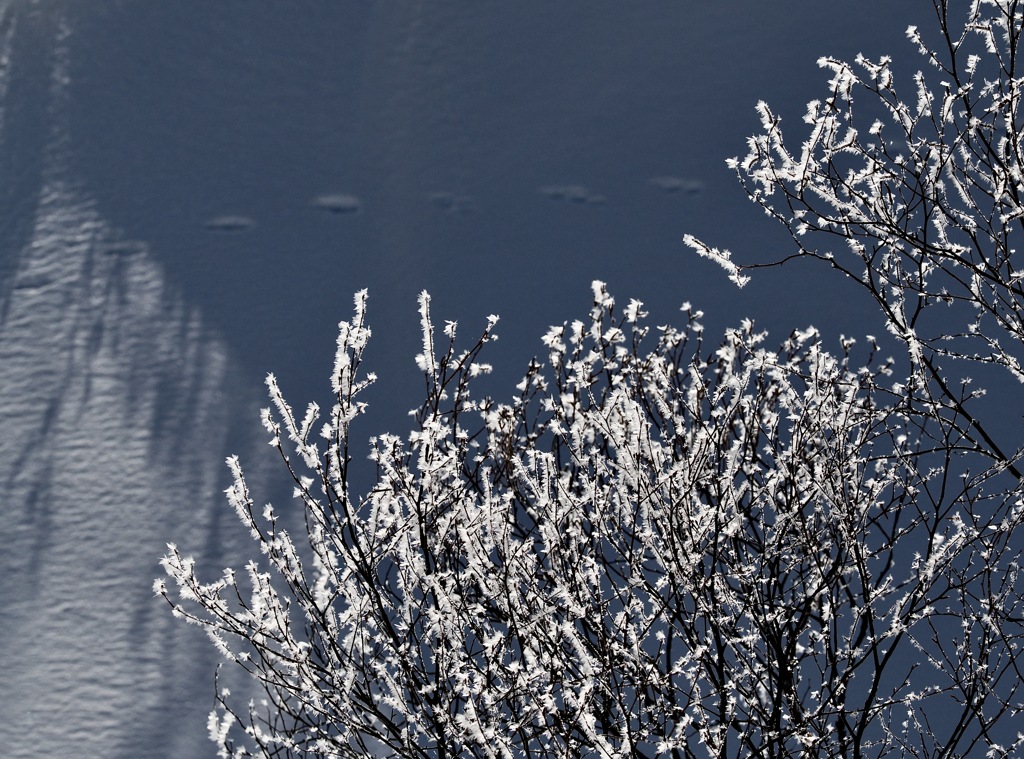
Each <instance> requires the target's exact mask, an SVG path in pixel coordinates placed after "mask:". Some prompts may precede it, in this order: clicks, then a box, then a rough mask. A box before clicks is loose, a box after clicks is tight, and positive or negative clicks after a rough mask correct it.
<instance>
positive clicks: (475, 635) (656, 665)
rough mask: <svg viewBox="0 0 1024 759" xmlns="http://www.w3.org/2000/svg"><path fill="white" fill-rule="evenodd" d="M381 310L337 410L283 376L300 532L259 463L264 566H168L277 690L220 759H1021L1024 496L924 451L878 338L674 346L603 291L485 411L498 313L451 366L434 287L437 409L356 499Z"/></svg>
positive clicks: (283, 444) (222, 717) (382, 447)
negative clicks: (352, 470) (357, 432)
mask: <svg viewBox="0 0 1024 759" xmlns="http://www.w3.org/2000/svg"><path fill="white" fill-rule="evenodd" d="M365 304H366V294H365V293H360V294H359V295H358V296H357V298H356V311H355V316H354V318H353V319H352V321H350V322H346V323H343V324H342V325H341V331H340V336H339V341H338V352H337V359H336V362H335V368H334V373H333V388H334V392H335V397H336V403H335V405H334V408H333V409H332V410H331V412H330V414H329V416H328V418H327V420H326V422H325V423H323V424H322V425H319V421H318V417H319V412H318V409H317V408H316V407H315V406H310V408H309V409H308V410H307V412H306V413H305V414H304V416H303V418H302V419H301V420H300V419H298V418H297V417H296V416H295V415H294V414H293V412H292V410H291V408H290V407H289V406H288V405H287V403H286V402H285V401H284V400H283V399H282V398H281V395H280V393H279V391H278V390H277V387H276V383H275V382H274V380H273V377H272V376H271V377H270V378H268V385H269V386H270V394H271V398H272V401H273V411H271V410H268V411H266V412H265V413H264V421H265V424H266V427H267V429H268V431H269V433H270V434H271V436H272V443H273V444H274V445H275V446H276V447H277V449H278V450H279V451H280V454H281V457H282V459H283V461H284V464H285V467H286V468H287V470H288V472H289V473H290V475H291V477H292V479H293V481H294V485H295V491H294V496H295V499H296V500H297V501H298V503H299V505H300V507H301V508H302V510H303V514H304V525H305V536H304V537H303V539H302V540H301V541H297V540H295V539H294V538H293V537H292V536H290V535H288V534H287V533H286V532H284V531H283V530H281V529H280V528H279V526H278V518H277V515H276V512H275V511H274V509H273V508H272V507H269V506H268V507H266V508H265V509H259V508H257V507H256V505H255V502H254V499H253V496H252V495H251V494H250V493H249V490H248V488H247V486H246V482H245V478H244V475H243V473H242V470H241V468H240V466H239V465H238V462H237V461H235V460H233V459H232V460H231V461H230V465H231V468H232V472H233V474H234V484H233V486H232V487H231V488H230V489H229V491H228V497H229V500H230V501H231V504H232V505H233V506H234V508H235V510H236V511H237V513H238V515H239V518H240V519H241V520H242V521H243V523H245V524H246V525H247V526H248V528H249V529H250V530H251V532H252V535H253V538H254V539H255V541H256V542H257V543H258V545H259V546H260V549H261V551H262V554H263V557H262V559H261V561H260V562H255V561H254V562H253V563H251V564H250V565H249V566H248V567H246V569H245V572H244V573H238V574H236V573H235V572H234V571H231V570H228V571H226V572H225V573H224V574H223V575H222V576H221V577H220V579H217V580H215V581H214V582H212V583H203V582H202V581H201V580H200V579H199V578H198V577H197V574H196V569H195V567H194V565H193V563H192V561H191V560H190V559H187V558H185V557H184V556H183V555H182V554H180V553H179V552H178V550H177V549H176V548H174V547H173V546H172V547H170V551H169V553H168V555H167V556H166V557H165V559H164V562H163V563H164V567H165V569H166V570H167V573H168V575H169V576H170V577H171V579H172V580H173V584H174V586H175V587H176V591H169V590H167V589H166V588H164V586H163V584H162V583H159V582H158V592H160V593H161V594H162V595H164V597H166V598H167V599H168V601H170V603H171V605H172V606H173V608H174V611H175V613H176V614H178V615H180V616H182V617H184V618H186V619H188V620H190V621H192V622H195V623H196V624H198V625H200V626H201V627H203V628H204V629H205V630H206V631H207V633H208V634H209V635H210V636H211V638H212V639H213V640H214V642H215V644H216V645H217V646H218V648H219V649H220V650H221V652H222V654H223V655H224V656H225V658H226V659H228V660H229V661H230V662H233V663H234V664H236V665H237V666H241V667H243V668H245V669H246V670H247V671H248V672H249V673H250V674H251V675H252V676H253V677H255V678H257V679H258V680H259V682H260V684H261V686H262V687H263V688H264V689H265V691H266V701H265V702H264V703H253V704H249V705H248V706H246V705H245V704H235V703H234V702H233V701H232V699H231V696H230V694H228V693H222V696H221V698H220V706H219V708H218V710H217V712H216V713H215V714H214V715H213V716H212V717H211V736H212V737H213V739H214V740H216V741H217V742H218V743H220V744H221V746H222V748H223V755H226V756H247V755H250V752H255V753H261V754H263V755H266V756H291V755H296V756H298V755H310V756H351V757H356V756H359V757H365V756H371V755H378V756H381V755H384V756H403V757H413V756H423V757H440V756H486V757H491V756H501V757H526V756H595V757H596V756H601V757H604V756H609V757H610V756H631V757H632V756H649V757H654V756H701V757H703V756H736V757H740V756H757V755H764V756H788V755H797V754H800V753H801V752H804V753H808V754H813V755H815V756H852V755H872V756H883V755H893V754H894V753H896V754H898V753H899V752H903V753H904V754H906V755H917V754H921V755H925V754H927V755H928V756H934V755H937V754H936V752H940V751H941V750H942V748H943V747H944V746H948V747H949V748H950V750H952V751H953V752H954V753H956V754H960V755H962V754H963V753H965V752H966V751H967V750H969V749H970V748H971V747H980V746H985V747H988V748H992V749H993V750H995V751H996V752H997V753H999V752H1002V754H1005V755H1009V754H1010V753H1012V752H1013V751H1014V750H1016V748H1015V744H1014V741H1017V740H1018V739H1017V738H1016V736H1014V735H1012V734H1011V735H1006V734H1005V733H1006V730H1005V729H1001V728H1000V725H1001V724H1002V723H1003V722H1005V721H1006V718H1007V717H1008V716H1009V715H1010V714H1012V713H1013V712H1014V711H1015V710H1016V709H1017V708H1018V702H1017V701H1016V700H1015V699H1016V698H1017V695H1016V690H1017V685H1018V679H1019V678H1018V675H1017V672H1016V670H1015V669H1014V667H1015V664H1014V653H1015V647H1016V645H1017V642H1018V639H1019V637H1020V632H1021V631H1020V622H1019V614H1020V606H1019V604H1020V583H1019V581H1018V578H1017V563H1016V562H1017V560H1018V554H1019V551H1020V549H1019V547H1015V546H1016V544H1018V543H1019V542H1020V541H1019V537H1020V532H1019V522H1020V518H1021V505H1020V501H1019V498H1018V496H1017V493H1016V490H1013V491H1012V492H1006V493H1003V494H996V495H989V494H987V492H986V490H985V489H984V488H983V487H982V486H983V485H984V484H986V483H988V482H991V481H998V478H999V475H998V474H996V473H994V472H992V471H986V472H985V473H983V474H980V475H971V474H970V473H968V472H966V471H959V473H958V470H962V467H961V466H959V463H958V462H959V456H960V451H958V449H957V446H956V445H955V444H953V445H950V446H949V447H948V448H947V449H943V450H940V451H935V450H934V446H933V443H932V441H931V440H926V439H924V438H923V437H922V436H921V435H920V434H919V432H920V431H919V430H918V434H917V435H916V436H915V434H914V433H913V432H912V429H911V427H910V426H908V425H907V424H906V423H905V417H904V416H903V415H902V414H901V412H900V411H899V409H898V405H899V403H898V402H899V399H900V395H899V394H898V393H894V392H893V391H892V384H893V383H892V382H891V381H890V379H889V375H890V374H891V371H892V369H891V364H890V363H889V362H887V361H880V360H879V359H878V358H877V353H876V351H875V348H874V346H873V345H868V346H867V347H866V348H865V349H864V350H863V352H862V353H863V356H862V358H863V360H862V361H860V362H855V361H854V359H853V354H854V352H855V350H854V349H855V346H854V345H853V341H852V340H849V341H846V342H844V344H843V345H842V350H841V351H840V352H839V353H838V354H835V355H834V354H830V353H829V352H827V351H826V350H825V349H824V348H823V347H822V345H821V343H820V340H819V337H818V335H817V334H816V333H815V332H814V331H813V330H808V331H806V332H800V333H794V334H793V335H792V336H791V337H790V338H789V339H788V340H786V341H785V342H784V343H783V345H782V346H781V348H780V349H779V350H770V349H768V348H766V347H765V335H764V334H762V333H759V332H757V331H756V330H755V329H754V327H753V325H752V324H750V323H749V322H747V323H744V324H743V325H741V326H740V327H739V328H738V329H735V330H732V331H730V332H728V333H727V335H726V336H725V339H724V340H723V341H722V342H721V343H720V344H719V345H718V346H717V348H716V349H715V350H712V351H705V350H704V346H703V342H702V335H703V333H702V330H701V326H700V322H699V318H700V314H699V312H694V311H692V310H691V309H690V308H689V306H686V307H685V317H686V323H685V324H684V326H683V327H682V328H680V329H676V328H672V327H659V328H656V329H655V328H652V327H651V326H650V325H648V324H647V323H646V319H645V317H646V314H645V313H644V312H643V310H642V304H640V303H638V302H637V301H633V302H631V303H630V304H629V306H628V307H626V308H625V309H624V310H623V312H622V315H620V316H616V311H615V305H614V301H613V299H612V298H611V296H610V295H609V294H608V293H607V292H606V290H605V289H604V286H603V285H602V284H601V283H595V302H594V307H593V310H592V312H591V313H590V315H589V318H588V319H587V320H586V321H585V322H583V321H577V322H573V323H572V324H568V325H564V326H562V327H558V328H553V329H552V330H551V331H550V332H549V333H548V334H547V335H546V336H545V338H544V344H545V346H546V348H547V350H548V356H547V361H546V363H545V364H544V365H541V364H540V363H537V362H534V363H532V364H531V365H530V366H529V368H528V371H527V373H526V376H525V377H524V378H523V380H522V382H520V384H519V385H518V388H517V393H516V395H515V397H514V398H513V399H512V400H511V401H510V402H508V403H498V402H495V401H492V400H491V399H489V398H486V397H478V396H475V395H474V393H473V388H474V378H475V377H477V376H478V375H479V374H480V373H481V371H482V367H483V366H484V365H483V364H482V363H481V361H480V358H481V356H480V354H481V351H482V350H483V348H484V347H485V346H486V345H487V343H488V342H490V341H491V340H492V339H493V337H494V335H493V329H494V325H495V322H496V319H495V318H493V317H492V318H491V319H490V320H489V322H488V324H487V327H486V328H485V330H484V333H483V335H482V337H481V338H480V339H479V340H477V341H476V343H475V344H474V345H473V347H471V348H470V349H468V350H464V351H463V350H459V349H458V347H457V340H456V330H455V327H454V325H453V324H449V325H448V326H447V327H446V329H445V336H446V344H443V347H442V348H440V349H438V348H437V347H436V345H435V338H436V335H435V330H434V327H433V324H432V321H431V316H430V311H429V300H428V298H427V297H426V295H424V296H422V299H421V315H422V331H423V352H422V353H421V354H420V355H419V356H418V359H417V362H418V364H419V366H420V368H421V369H422V370H423V372H424V374H425V376H426V379H427V387H428V392H427V394H426V398H425V400H424V402H423V404H422V405H421V406H420V407H419V409H418V410H417V411H416V414H415V419H416V424H415V429H414V430H413V431H412V432H411V433H410V434H409V435H407V436H405V437H404V438H400V437H397V436H392V435H382V436H380V437H378V438H376V439H374V440H372V441H371V446H370V451H369V455H370V458H371V459H372V460H373V462H374V463H375V465H376V472H377V474H376V479H375V482H374V484H373V485H372V487H370V488H369V489H368V490H367V492H364V493H359V494H356V493H353V492H352V491H351V490H350V487H349V473H348V470H349V466H350V463H351V456H352V452H351V448H350V444H351V439H352V433H351V430H352V428H353V426H354V423H355V422H356V421H357V419H358V417H359V416H360V415H361V414H362V413H363V411H364V406H363V405H362V404H361V403H360V401H359V399H358V396H359V394H360V392H361V391H362V390H363V389H364V388H365V387H366V386H367V384H368V383H369V382H371V381H372V375H363V374H361V359H362V353H363V350H364V348H365V346H366V343H367V339H368V337H369V329H368V328H367V326H366V324H365ZM318 425H319V426H318ZM316 433H319V439H317V436H316ZM994 492H995V493H998V490H996V491H994ZM947 632H949V633H950V634H949V635H947ZM939 715H941V716H942V719H941V721H940V722H938V723H937V722H936V718H937V716H939ZM1004 739H1006V741H1007V742H1006V743H1005V744H1003V745H1002V748H999V749H996V741H997V740H1004Z"/></svg>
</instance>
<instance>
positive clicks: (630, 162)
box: [0, 0, 929, 759]
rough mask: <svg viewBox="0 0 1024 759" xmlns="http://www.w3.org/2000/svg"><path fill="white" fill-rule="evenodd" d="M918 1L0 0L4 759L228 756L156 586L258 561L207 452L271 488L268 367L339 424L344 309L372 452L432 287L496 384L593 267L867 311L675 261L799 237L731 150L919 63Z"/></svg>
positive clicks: (609, 275)
mask: <svg viewBox="0 0 1024 759" xmlns="http://www.w3.org/2000/svg"><path fill="white" fill-rule="evenodd" d="M898 5H899V7H896V6H897V4H895V3H892V2H891V0H858V1H857V2H853V1H852V0H851V1H849V2H847V1H846V0H842V1H837V2H830V3H821V2H820V0H796V1H795V2H792V3H786V4H772V3H765V2H763V0H742V2H737V3H699V2H693V3H679V2H678V0H651V1H650V2H645V3H642V4H623V3H619V2H605V1H604V0H574V1H573V2H564V3H563V2H558V3H552V2H550V1H549V0H521V1H520V2H507V3H486V4H473V5H472V7H471V8H470V7H469V6H467V4H465V3H462V2H459V0H438V1H437V2H432V3H426V2H420V1H419V0H394V2H378V3H358V2H321V1H319V0H295V1H294V2H290V3H288V4H287V7H284V5H282V4H280V3H274V2H267V1H266V0H218V2H216V3H211V2H209V0H174V2H164V3H154V2H151V1H150V0H96V1H95V2H89V3H82V2H78V1H77V0H0V517H2V522H0V577H2V578H3V582H0V683H2V690H0V756H3V757H16V758H17V759H21V758H22V757H24V758H25V759H28V758H29V757H39V756H52V757H64V756H75V757H92V756H102V757H133V758H134V757H162V756H179V757H181V756H188V757H192V756H195V757H208V756H212V755H213V753H214V749H213V747H212V745H211V744H209V743H208V742H207V740H206V736H205V715H206V712H207V711H208V709H209V707H210V705H211V703H212V695H213V694H212V687H213V686H212V673H213V665H214V661H215V660H214V656H213V652H212V648H211V647H210V646H208V645H207V643H206V641H205V640H204V639H203V637H202V636H201V634H199V633H198V632H197V631H196V630H194V629H191V628H188V627H186V626H185V625H183V624H181V623H180V622H177V621H175V620H173V619H172V618H171V617H170V615H169V614H168V613H167V610H166V609H165V608H162V606H161V605H160V602H159V601H158V600H157V599H155V598H153V596H152V593H151V585H152V580H153V578H154V577H155V576H156V575H157V574H158V573H159V568H158V565H157V562H158V560H159V557H160V556H161V555H162V553H163V546H164V543H166V542H171V541H173V542H177V543H178V544H179V545H181V546H182V547H183V549H185V550H188V551H191V552H194V553H196V554H197V557H198V558H199V560H200V563H201V565H203V566H206V567H208V568H209V570H210V572H211V574H215V573H216V572H218V571H219V569H220V567H222V566H224V565H225V564H227V563H238V562H237V555H238V553H239V552H240V551H242V550H244V549H245V546H244V545H239V543H240V542H241V543H244V541H245V540H246V539H247V536H246V535H244V534H242V533H241V531H240V530H239V529H237V527H236V525H235V524H234V518H233V516H232V515H231V514H230V511H229V509H228V508H227V507H226V506H225V505H224V504H223V502H222V498H223V497H222V494H221V492H220V491H221V490H222V488H223V487H225V485H226V484H227V483H226V477H225V470H224V467H223V464H222V461H223V457H224V455H225V454H227V453H239V454H241V455H242V459H243V462H244V463H247V464H248V466H247V470H248V471H249V472H250V473H251V476H252V478H254V480H258V479H259V476H258V472H259V471H260V468H261V467H262V465H263V462H266V461H267V460H268V459H267V458H266V456H267V448H266V446H263V445H258V446H256V442H258V440H259V436H258V435H254V434H253V428H254V427H255V425H256V414H255V412H254V406H255V405H256V404H259V403H261V402H262V388H261V386H260V380H261V378H262V374H263V373H264V372H266V371H270V370H273V371H275V372H276V373H277V374H278V375H279V377H280V378H281V381H282V387H283V389H284V391H285V393H286V394H287V395H288V397H289V399H290V400H292V401H293V402H294V403H295V404H296V405H300V404H303V403H304V402H305V401H307V400H310V399H312V398H314V397H316V395H315V394H318V393H321V394H320V395H319V397H318V400H323V397H322V390H323V389H324V388H325V386H326V382H325V381H324V378H325V377H326V373H327V371H328V369H329V366H330V360H331V351H332V345H333V339H334V331H335V326H336V324H337V322H338V320H339V319H342V318H345V317H346V316H347V314H348V313H349V311H350V303H351V295H352V293H353V292H354V291H355V290H357V289H361V288H363V287H367V286H369V287H370V292H371V294H370V311H369V314H370V321H371V324H372V325H373V327H374V332H375V338H374V341H373V343H372V344H371V348H370V351H369V353H368V359H369V360H370V361H371V362H372V364H373V366H372V368H373V369H375V370H378V371H379V372H380V373H381V375H382V381H381V383H380V385H379V387H378V388H376V389H375V391H374V392H375V393H376V395H373V396H371V398H370V400H371V402H372V403H373V404H374V406H373V409H372V411H373V413H374V414H376V416H374V417H373V419H376V420H379V421H376V422H371V423H369V424H367V425H366V428H365V435H366V436H369V435H370V434H371V433H373V432H375V431H377V429H378V427H379V426H386V427H390V428H392V429H394V428H396V427H397V426H399V425H401V424H404V423H405V419H404V411H405V409H406V408H407V407H408V406H409V405H411V403H412V401H411V400H408V398H407V396H408V393H409V392H415V391H416V390H417V389H418V387H420V383H419V381H418V378H417V377H416V376H415V370H414V368H413V366H412V356H413V354H414V352H415V350H416V341H417V334H416V316H415V294H416V293H417V292H418V291H419V290H420V289H423V288H427V289H429V290H431V292H432V293H433V294H434V296H435V297H434V304H435V314H436V317H437V319H438V320H443V319H450V318H458V319H460V320H461V321H462V325H461V329H460V333H461V334H465V335H467V336H468V335H471V334H472V333H473V331H474V326H475V325H480V326H482V323H483V321H482V320H483V318H484V316H485V315H486V314H488V313H492V312H497V313H499V314H501V315H502V317H503V321H502V323H501V326H500V327H499V333H500V334H501V336H502V340H501V342H500V343H499V345H498V347H497V348H496V349H495V351H494V353H492V355H491V356H490V357H489V359H490V360H491V361H492V362H493V363H495V364H496V365H497V368H498V372H497V374H496V378H495V382H496V384H500V383H501V382H503V381H505V380H507V379H509V378H510V377H512V376H513V375H514V374H515V372H516V370H517V368H518V367H520V366H523V365H524V364H525V361H526V359H527V358H528V357H529V356H530V355H531V354H532V353H534V352H536V351H537V350H538V348H539V345H540V344H539V337H540V335H541V334H543V332H544V331H545V328H546V326H547V325H548V324H550V323H552V322H556V321H557V322H560V321H562V320H563V319H572V318H575V317H577V316H579V315H580V313H583V312H584V310H585V309H586V307H587V305H588V297H589V292H590V290H589V283H590V281H591V280H592V279H594V278H601V279H606V280H608V281H609V282H610V283H611V287H612V290H613V292H614V293H615V294H617V295H619V297H620V298H623V299H624V298H629V297H639V298H642V299H644V300H645V301H647V302H648V303H650V304H651V306H652V310H653V311H654V312H655V313H656V314H657V313H661V314H664V315H665V318H666V319H670V318H672V312H673V311H674V309H675V308H676V307H677V306H678V304H679V303H681V302H683V301H684V300H693V301H694V302H695V303H696V304H697V305H699V306H700V307H702V308H705V309H706V310H708V311H709V321H710V322H711V324H712V325H714V323H715V322H716V321H717V322H718V323H722V322H729V321H735V320H736V319H738V318H739V317H740V316H746V315H753V316H756V317H758V318H768V319H776V320H777V322H776V323H778V320H780V319H784V323H785V326H786V327H787V328H788V327H791V326H794V322H795V323H796V324H800V325H802V324H804V323H805V322H806V320H807V319H808V318H810V317H809V315H810V316H811V317H814V320H815V321H820V320H821V319H823V320H826V321H828V320H830V319H841V318H845V319H847V320H854V322H855V321H856V319H857V314H855V313H853V312H850V313H847V312H846V310H845V309H844V308H843V305H842V303H841V302H839V301H837V299H835V298H834V297H833V296H831V295H829V294H827V293H824V292H817V291H816V290H815V289H814V288H813V287H809V286H807V287H804V288H803V289H802V293H803V294H802V295H801V298H800V301H799V302H796V303H792V304H790V303H787V302H786V300H785V299H780V298H779V297H778V293H777V292H776V291H775V290H773V288H774V287H776V286H777V280H772V275H771V274H770V273H766V274H765V275H764V277H762V278H759V280H758V281H757V282H755V283H754V284H752V285H751V286H750V287H748V288H747V289H746V290H744V292H743V294H742V298H741V297H740V296H738V295H737V293H736V291H735V290H733V289H732V288H731V286H730V285H729V284H728V283H726V282H724V281H723V278H722V277H721V275H720V272H719V271H718V270H717V269H716V268H715V267H714V266H713V265H705V264H703V263H700V262H698V261H697V260H696V258H695V257H693V256H690V255H688V254H687V252H686V251H685V249H684V248H683V247H682V245H681V243H680V238H681V236H682V234H683V233H684V232H692V233H695V234H698V235H700V236H702V237H705V238H707V239H709V240H713V241H715V242H716V244H726V245H730V246H733V247H739V248H740V250H741V251H747V252H749V251H759V247H760V246H761V245H763V244H767V243H766V242H765V241H766V240H768V241H771V240H777V239H779V238H777V237H774V238H773V237H771V236H770V234H769V235H768V236H767V237H766V236H765V235H766V227H761V226H757V225H756V224H753V223H751V221H750V220H751V218H752V214H751V212H750V209H748V208H746V207H745V206H744V205H743V196H742V192H741V191H740V190H738V189H737V188H736V187H735V185H734V183H733V180H732V178H731V177H730V175H729V173H728V172H727V171H726V170H725V169H724V167H723V163H722V161H723V159H724V158H725V157H726V156H727V155H731V154H734V153H737V152H740V151H741V150H742V145H743V138H744V137H745V135H746V134H747V133H749V132H750V131H752V130H753V129H754V128H755V125H756V119H755V115H754V112H753V106H754V103H755V102H756V100H757V99H758V98H760V97H764V98H766V99H768V100H770V101H772V102H773V104H775V105H776V106H777V107H778V108H779V111H780V112H781V113H783V114H784V115H785V116H786V117H787V118H794V117H796V118H798V117H799V115H800V113H801V111H802V106H803V102H804V101H805V100H807V99H810V98H811V97H814V96H817V95H818V94H819V93H820V89H821V85H822V84H823V82H824V79H825V76H824V75H823V74H822V73H821V72H819V71H817V70H816V69H815V67H814V64H813V61H814V59H815V58H816V57H817V56H819V55H822V54H824V53H836V54H840V55H852V54H853V53H856V52H857V50H858V49H860V47H861V45H862V44H863V45H865V46H868V47H866V48H865V49H864V52H865V53H868V54H877V53H878V52H879V51H883V52H896V53H898V52H899V51H900V50H902V51H903V53H904V55H905V57H907V58H909V57H911V48H910V47H909V46H908V45H905V44H903V46H902V47H898V46H899V44H900V38H901V36H902V32H903V28H905V26H906V19H905V18H904V17H903V16H901V15H900V14H906V16H907V17H911V16H912V15H913V13H916V14H917V16H918V17H919V19H923V17H924V14H925V13H927V12H929V4H928V3H927V2H926V1H925V0H921V1H920V2H916V1H915V3H912V4H898ZM912 5H913V6H916V8H911V7H910V6H912ZM898 16H899V18H897V17H898ZM798 64H799V65H798ZM737 218H739V219H741V220H742V221H741V223H737V222H736V219H737ZM755 218H756V217H755ZM786 276H792V274H791V273H789V272H787V274H786ZM737 312H738V313H737ZM819 316H820V317H821V319H819V318H818V317H819ZM826 326H827V325H826ZM403 373H404V374H403ZM400 376H401V377H404V379H396V377H400ZM403 383H404V384H403ZM510 386H511V383H510V384H509V387H510ZM254 446H256V449H255V450H254V448H253V447H254ZM257 451H258V456H260V457H262V458H257ZM271 473H273V470H271ZM257 484H258V483H257ZM270 495H273V494H272V493H267V491H265V490H264V491H263V492H262V493H261V495H260V496H259V497H260V498H261V500H262V499H263V498H264V497H269V496H270Z"/></svg>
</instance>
